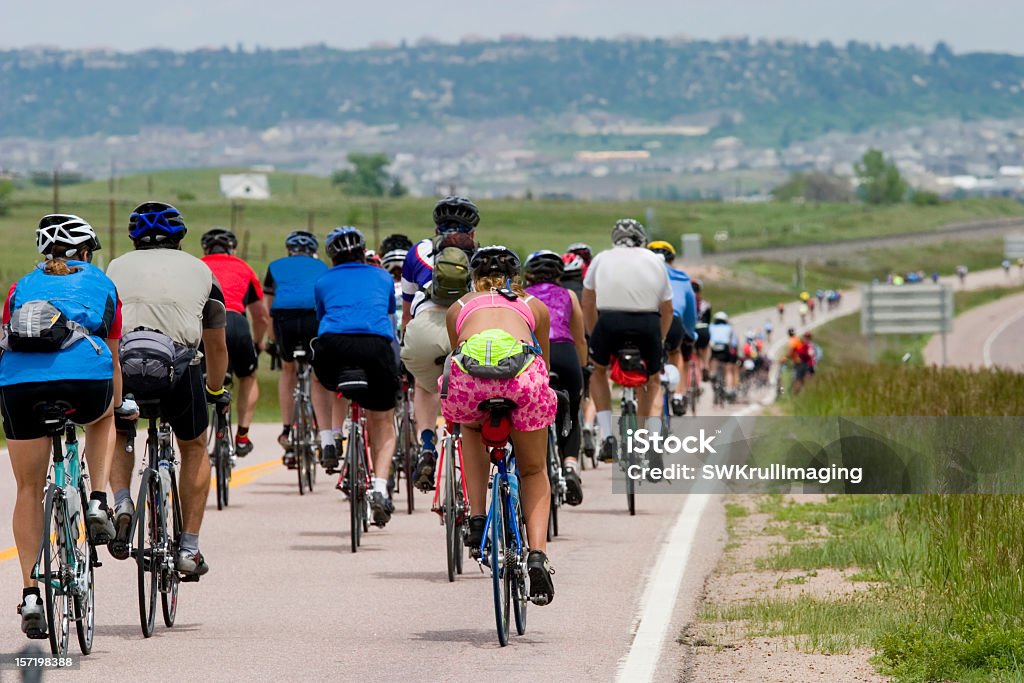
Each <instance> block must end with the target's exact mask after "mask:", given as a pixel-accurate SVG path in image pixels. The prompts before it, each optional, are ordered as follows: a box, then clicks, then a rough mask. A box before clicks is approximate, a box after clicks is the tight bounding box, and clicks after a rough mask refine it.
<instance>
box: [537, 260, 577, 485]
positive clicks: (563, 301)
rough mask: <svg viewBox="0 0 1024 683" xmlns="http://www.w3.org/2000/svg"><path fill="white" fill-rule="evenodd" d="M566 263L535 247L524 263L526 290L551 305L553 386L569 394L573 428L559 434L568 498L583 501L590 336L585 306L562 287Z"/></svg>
mask: <svg viewBox="0 0 1024 683" xmlns="http://www.w3.org/2000/svg"><path fill="white" fill-rule="evenodd" d="M564 268H565V264H564V263H562V257H561V256H559V255H558V254H556V253H555V252H553V251H547V250H544V251H535V252H533V253H532V254H530V255H529V256H528V257H527V259H526V263H524V264H523V274H524V276H525V277H526V282H527V285H528V286H527V288H526V293H527V294H530V295H532V296H535V297H537V298H538V299H540V300H541V302H543V303H544V305H545V306H547V307H548V314H549V317H550V321H551V323H550V334H549V337H550V341H551V367H550V370H551V372H552V374H553V375H557V379H554V378H553V379H552V386H554V387H555V388H556V389H561V390H563V391H565V392H566V393H567V394H568V395H569V415H568V417H569V420H570V429H569V434H568V435H567V436H562V435H561V433H559V435H558V445H559V448H560V450H561V453H562V464H563V470H564V476H565V483H566V489H567V490H566V496H565V502H567V503H568V504H569V505H579V504H580V503H582V502H583V483H582V481H581V480H580V473H579V455H580V438H581V430H580V401H581V400H582V398H583V371H582V367H583V366H584V365H586V363H587V339H586V335H585V334H584V331H583V309H582V308H580V302H579V300H577V299H576V295H575V294H573V293H572V292H571V291H569V290H568V289H566V288H565V287H562V285H561V284H560V282H559V281H560V279H561V276H562V273H563V272H564Z"/></svg>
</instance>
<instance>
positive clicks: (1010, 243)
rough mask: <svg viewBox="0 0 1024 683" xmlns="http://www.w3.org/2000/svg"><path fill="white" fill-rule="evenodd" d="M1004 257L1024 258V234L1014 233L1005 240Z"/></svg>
mask: <svg viewBox="0 0 1024 683" xmlns="http://www.w3.org/2000/svg"><path fill="white" fill-rule="evenodd" d="M1004 245H1005V246H1004V248H1003V256H1004V257H1005V258H1009V259H1017V258H1021V257H1024V234H1021V233H1013V234H1010V235H1007V236H1006V238H1005V240H1004Z"/></svg>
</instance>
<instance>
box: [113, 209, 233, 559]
mask: <svg viewBox="0 0 1024 683" xmlns="http://www.w3.org/2000/svg"><path fill="white" fill-rule="evenodd" d="M187 231H188V229H187V226H186V225H185V220H184V219H183V218H182V216H181V213H180V212H179V211H178V210H177V209H176V208H174V207H173V206H171V205H170V204H165V203H163V202H158V201H147V202H144V203H143V204H140V205H139V206H137V207H136V208H135V210H134V211H132V213H131V216H130V217H129V219H128V236H129V238H131V240H132V243H133V245H134V246H135V249H134V251H129V252H128V253H126V254H124V255H122V256H119V257H117V258H116V259H114V260H113V261H111V262H110V264H109V265H108V266H107V275H108V276H109V277H110V279H111V280H113V281H114V284H115V285H116V286H117V290H118V292H119V293H120V295H121V301H122V302H123V314H122V315H123V319H124V329H125V330H126V331H131V330H136V329H137V328H139V327H145V328H148V329H151V330H159V331H160V332H162V333H163V334H165V335H167V336H168V337H170V338H171V339H172V340H173V341H174V344H175V347H176V348H177V349H178V350H179V351H180V352H181V353H182V354H184V355H186V356H187V357H194V358H195V360H193V361H192V362H191V363H190V364H189V365H188V366H187V367H188V370H187V372H186V373H185V374H183V375H181V376H180V377H177V378H176V379H175V384H174V386H173V388H171V389H170V390H169V391H168V392H167V393H166V394H164V395H163V396H160V397H159V398H160V412H161V415H162V416H163V417H164V419H166V420H167V421H168V422H169V423H170V425H171V428H172V429H173V430H174V436H175V438H176V439H177V441H178V450H179V452H180V453H181V469H180V470H179V473H178V476H179V479H178V487H179V493H180V495H181V512H182V527H183V533H182V534H181V540H180V545H179V548H178V559H177V569H178V571H179V572H181V573H183V574H192V575H197V576H201V575H203V574H205V573H206V572H207V571H209V568H210V566H209V564H208V563H207V562H206V559H205V558H204V557H203V554H202V553H201V552H199V531H200V528H201V527H202V524H203V512H204V510H205V509H206V499H207V496H208V495H209V492H210V458H209V455H208V453H207V450H206V446H207V444H206V430H207V427H208V426H209V422H210V415H209V412H208V411H207V408H206V404H207V403H212V404H215V405H218V406H221V407H223V406H224V405H225V403H227V402H230V400H231V395H230V394H229V393H228V392H227V391H226V390H225V389H224V385H223V382H224V376H225V374H226V373H227V368H228V352H227V340H226V336H225V332H224V328H225V327H226V326H227V310H226V308H225V306H224V294H223V293H222V292H221V288H220V284H219V283H218V282H217V279H216V278H215V277H214V276H213V273H212V272H211V271H210V268H209V266H207V265H206V264H205V263H203V262H202V261H200V260H199V259H197V258H196V257H194V256H192V255H191V254H189V253H187V252H185V251H182V249H181V240H182V238H184V237H185V234H186V232H187ZM200 342H202V344H203V356H204V357H205V360H206V371H207V377H206V384H205V388H204V383H203V372H202V368H201V367H200V365H199V361H198V358H199V356H198V352H197V349H198V347H199V343H200ZM130 389H131V387H130V386H126V391H127V390H130ZM126 427H127V426H126V425H125V424H124V423H123V422H120V423H119V424H118V425H117V429H118V434H117V446H116V451H115V452H116V453H118V454H120V453H124V452H125V443H126V436H125V434H124V432H123V430H124V429H126ZM134 468H135V463H134V461H133V459H132V458H126V457H117V458H115V459H114V464H113V467H112V468H111V471H110V485H111V488H112V489H113V491H114V503H115V511H114V521H115V524H116V526H117V536H118V538H119V539H121V540H127V538H126V534H127V532H128V527H129V525H130V523H131V518H132V514H133V512H134V505H133V504H132V500H131V494H130V493H129V490H128V487H129V486H130V484H131V479H132V470H133V469H134ZM126 558H127V555H124V556H120V557H118V559H126Z"/></svg>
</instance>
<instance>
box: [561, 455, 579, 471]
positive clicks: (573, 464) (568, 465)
mask: <svg viewBox="0 0 1024 683" xmlns="http://www.w3.org/2000/svg"><path fill="white" fill-rule="evenodd" d="M562 467H564V468H565V469H567V470H572V471H574V472H579V471H580V463H579V461H578V460H577V459H576V458H573V459H571V460H570V459H569V458H566V459H565V460H563V461H562Z"/></svg>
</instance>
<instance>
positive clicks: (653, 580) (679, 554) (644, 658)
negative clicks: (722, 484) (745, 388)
mask: <svg viewBox="0 0 1024 683" xmlns="http://www.w3.org/2000/svg"><path fill="white" fill-rule="evenodd" d="M761 407H762V405H761V404H760V403H753V404H751V405H748V406H747V407H745V408H743V410H740V411H737V412H736V413H734V414H733V415H732V417H744V416H747V415H750V414H752V413H753V412H755V411H757V410H758V409H760V408H761ZM710 498H711V494H707V493H690V494H688V495H687V497H686V503H685V504H684V505H683V508H682V510H680V511H679V515H678V516H677V517H676V521H675V524H673V525H672V529H671V531H669V533H668V536H667V538H666V539H665V542H664V544H663V545H662V548H661V552H660V553H659V554H658V560H657V562H656V563H655V565H654V571H653V572H651V575H650V579H649V580H648V582H647V587H646V588H644V594H643V596H642V597H641V598H640V605H639V607H638V608H637V616H636V618H635V619H634V622H635V623H636V624H637V627H636V636H635V637H634V638H633V643H632V644H631V645H630V646H629V652H627V653H626V657H625V659H624V660H623V662H622V664H621V666H620V668H619V673H618V676H617V677H616V680H618V681H622V682H623V683H635V682H636V681H650V680H652V679H653V678H654V674H655V672H656V671H657V667H658V663H659V662H660V661H661V650H662V647H663V646H664V645H665V638H666V636H667V635H668V630H669V628H670V627H671V625H672V616H673V615H674V614H675V610H676V600H677V598H678V597H679V589H680V587H681V586H682V578H683V575H684V574H685V573H686V568H687V565H688V564H689V561H690V551H691V549H692V548H693V540H694V538H695V537H696V535H697V527H699V526H700V522H701V518H702V517H703V515H704V509H705V508H706V507H707V505H708V501H709V499H710Z"/></svg>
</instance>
